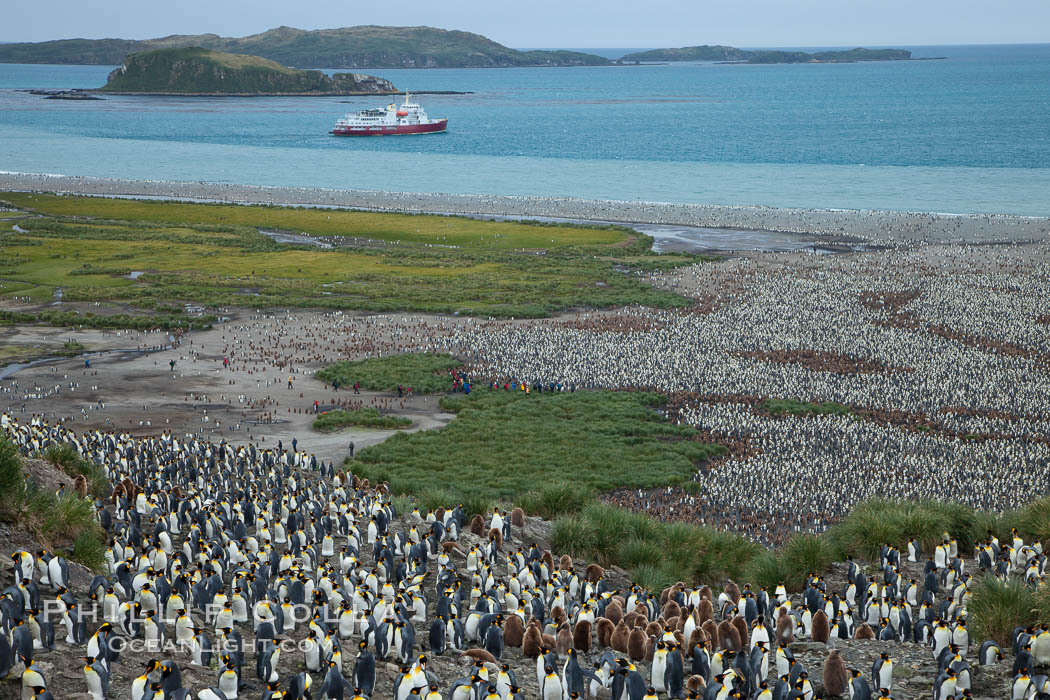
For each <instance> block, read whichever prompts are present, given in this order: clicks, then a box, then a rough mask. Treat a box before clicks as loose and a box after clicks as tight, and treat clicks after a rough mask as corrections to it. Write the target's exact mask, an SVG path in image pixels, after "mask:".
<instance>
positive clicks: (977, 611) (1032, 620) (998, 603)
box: [966, 576, 1050, 649]
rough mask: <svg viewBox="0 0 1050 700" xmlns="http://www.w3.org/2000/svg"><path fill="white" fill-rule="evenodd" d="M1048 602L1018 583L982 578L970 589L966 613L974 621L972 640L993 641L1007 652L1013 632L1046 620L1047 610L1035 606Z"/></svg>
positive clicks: (1048, 613) (1048, 611) (1020, 582)
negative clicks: (1021, 627) (971, 590)
mask: <svg viewBox="0 0 1050 700" xmlns="http://www.w3.org/2000/svg"><path fill="white" fill-rule="evenodd" d="M1040 599H1041V600H1042V602H1044V603H1046V602H1050V601H1048V600H1047V597H1046V593H1045V592H1044V593H1043V594H1042V596H1041V597H1037V596H1036V593H1035V592H1034V591H1033V590H1032V589H1030V588H1028V587H1027V586H1025V585H1024V583H1023V582H1022V581H1020V580H1018V579H1010V580H1008V581H1002V580H1000V579H998V578H996V577H994V576H984V577H982V578H981V579H980V580H979V581H978V582H977V585H975V586H974V587H973V597H972V598H971V599H970V602H969V604H968V605H967V606H966V609H967V610H968V611H969V613H970V615H972V616H973V618H974V631H975V632H976V634H975V636H974V638H975V639H994V640H995V641H996V642H997V643H998V644H999V645H1000V646H1001V647H1003V648H1004V649H1005V648H1008V645H1009V644H1010V639H1011V636H1012V634H1013V631H1014V628H1015V627H1017V626H1018V625H1021V626H1025V627H1027V626H1028V625H1034V624H1037V623H1040V622H1046V621H1048V619H1050V608H1048V607H1046V606H1045V605H1044V606H1043V607H1042V608H1040V605H1039V603H1040V602H1041V600H1040Z"/></svg>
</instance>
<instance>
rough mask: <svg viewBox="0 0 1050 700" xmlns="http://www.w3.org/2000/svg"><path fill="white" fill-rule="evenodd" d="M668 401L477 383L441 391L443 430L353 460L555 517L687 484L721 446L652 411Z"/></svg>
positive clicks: (422, 487)
mask: <svg viewBox="0 0 1050 700" xmlns="http://www.w3.org/2000/svg"><path fill="white" fill-rule="evenodd" d="M664 401H665V398H664V397H663V396H661V395H659V394H650V393H642V392H608V391H587V392H583V391H578V392H575V393H572V392H562V393H554V394H551V393H548V392H544V393H542V394H541V393H533V394H526V393H524V392H521V391H502V390H499V391H494V390H491V389H487V388H482V389H477V390H476V391H474V392H472V393H471V394H469V395H461V394H457V395H454V396H446V397H443V398H442V399H441V407H442V408H443V409H445V410H447V411H451V412H454V413H456V414H457V416H456V418H455V420H453V421H452V422H451V423H449V424H448V425H447V426H445V427H444V428H442V429H441V430H430V431H420V432H416V433H411V434H404V433H398V434H395V435H393V436H392V437H391V438H390V439H388V440H386V441H384V442H382V443H380V444H378V445H373V446H370V447H368V448H366V449H363V450H361V452H359V453H358V455H357V458H356V459H355V460H354V461H353V462H351V464H352V468H353V470H354V473H356V474H358V475H359V476H368V478H369V479H370V480H373V481H374V478H373V477H376V476H379V477H382V480H386V481H389V482H390V485H391V488H392V489H393V491H394V492H395V493H413V494H415V493H423V492H425V491H427V490H430V489H440V490H446V491H448V492H450V493H451V494H452V495H453V496H454V501H453V502H459V501H466V499H467V498H468V497H470V496H477V497H479V498H483V499H487V500H489V501H505V502H509V503H515V504H518V503H519V499H523V500H524V503H525V506H523V507H524V508H525V510H526V511H529V509H530V508H531V509H534V510H533V511H532V512H533V513H534V514H541V515H545V516H546V517H554V516H557V515H560V514H562V513H565V512H574V511H577V510H580V508H581V507H582V506H583V505H584V504H585V503H586V502H587V501H588V500H590V499H589V496H590V495H591V494H595V493H599V492H602V491H609V490H612V489H615V488H621V487H628V488H654V487H657V486H666V485H676V484H681V483H684V482H686V481H688V480H689V479H691V478H692V476H693V474H695V473H696V470H697V465H698V463H699V462H701V461H703V460H704V459H706V458H708V457H711V456H714V455H717V454H722V453H724V452H725V448H724V447H722V446H721V445H711V444H707V443H704V442H701V441H700V434H699V433H698V432H697V431H696V430H695V429H694V428H691V427H688V426H680V425H673V424H671V423H670V422H668V421H667V420H666V419H665V418H664V417H663V416H661V415H660V414H658V413H657V412H656V411H655V410H654V408H655V407H656V406H658V405H660V404H661V403H663V402H664ZM530 494H532V495H530ZM616 546H619V542H617V543H616Z"/></svg>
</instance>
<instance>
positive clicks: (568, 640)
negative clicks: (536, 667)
mask: <svg viewBox="0 0 1050 700" xmlns="http://www.w3.org/2000/svg"><path fill="white" fill-rule="evenodd" d="M569 649H572V630H570V629H569V625H568V624H567V623H565V624H562V625H561V627H559V628H558V636H557V637H556V638H555V640H554V651H556V652H557V653H558V658H559V659H567V658H569Z"/></svg>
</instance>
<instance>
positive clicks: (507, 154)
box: [0, 44, 1050, 215]
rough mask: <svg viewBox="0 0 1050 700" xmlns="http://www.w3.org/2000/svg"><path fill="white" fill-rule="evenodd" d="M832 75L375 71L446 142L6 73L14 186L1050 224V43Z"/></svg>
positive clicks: (97, 77) (285, 110)
mask: <svg viewBox="0 0 1050 700" xmlns="http://www.w3.org/2000/svg"><path fill="white" fill-rule="evenodd" d="M913 52H914V54H915V55H916V56H920V57H921V56H944V57H946V58H945V60H931V61H912V62H892V63H854V64H829V65H775V66H747V65H714V64H671V65H663V66H624V67H602V68H521V69H461V70H375V71H372V72H373V73H375V74H377V75H380V76H382V77H385V78H389V79H390V80H392V81H393V82H394V84H395V85H397V86H398V87H399V88H402V89H404V88H408V89H414V90H461V91H470V92H472V93H473V94H469V95H449V96H445V95H427V96H421V97H420V98H419V101H420V102H421V103H422V104H423V105H424V107H425V108H426V110H427V111H428V113H430V114H431V115H432V116H447V117H449V118H450V123H449V124H450V125H449V131H448V132H447V133H445V134H440V135H427V136H414V137H385V138H383V137H379V138H368V139H356V138H338V137H332V136H329V135H328V129H329V128H330V127H331V125H332V123H333V122H334V121H335V119H336V118H338V117H339V116H341V115H342V114H343V113H344V112H348V111H355V110H358V109H362V108H365V107H372V106H379V105H382V104H385V103H386V102H387V101H388V98H327V97H324V98H316V97H313V98H301V97H300V98H293V97H289V98H243V97H242V98H196V97H193V98H191V97H186V98H170V97H119V96H107V97H106V98H105V100H104V101H92V102H72V101H62V100H45V99H43V98H41V97H39V96H33V95H29V94H27V93H25V92H20V90H24V89H28V88H85V87H96V86H100V85H102V84H103V83H104V82H105V79H106V75H107V73H108V72H109V70H110V69H111V67H106V66H38V65H4V64H0V169H2V170H9V171H26V172H44V173H61V174H70V175H95V176H105V177H126V178H142V179H171V180H194V181H197V180H203V181H215V182H236V183H245V184H260V185H283V186H304V187H334V188H357V189H373V190H399V191H419V192H423V191H425V192H450V193H464V194H473V193H486V194H520V195H540V196H576V197H587V198H609V199H628V200H647V201H673V202H697V203H709V204H730V205H751V204H760V205H771V206H798V207H832V208H857V209H861V208H876V209H898V210H915V211H942V212H960V213H964V212H1005V213H1015V214H1028V215H1050V44H1044V45H1031V46H981V47H914V48H913Z"/></svg>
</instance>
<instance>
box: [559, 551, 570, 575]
mask: <svg viewBox="0 0 1050 700" xmlns="http://www.w3.org/2000/svg"><path fill="white" fill-rule="evenodd" d="M558 570H559V571H572V557H570V556H569V555H568V554H562V555H561V561H559V562H558Z"/></svg>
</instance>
